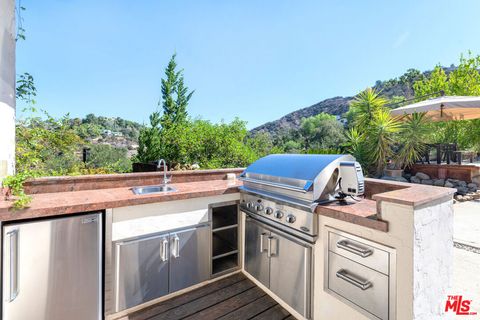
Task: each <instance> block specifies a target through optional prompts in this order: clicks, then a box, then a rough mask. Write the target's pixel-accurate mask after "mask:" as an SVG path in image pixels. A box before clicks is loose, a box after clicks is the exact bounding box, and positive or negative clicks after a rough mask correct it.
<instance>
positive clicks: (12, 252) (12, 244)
mask: <svg viewBox="0 0 480 320" xmlns="http://www.w3.org/2000/svg"><path fill="white" fill-rule="evenodd" d="M18 232H19V230H18V229H15V230H12V231H10V232H8V233H7V235H8V242H9V243H8V247H7V248H8V250H9V254H8V255H7V256H8V257H9V259H10V261H9V268H10V274H9V287H10V288H9V297H8V299H7V301H8V302H12V301H13V300H15V298H17V296H18V293H19V292H18Z"/></svg>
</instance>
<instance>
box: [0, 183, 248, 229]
mask: <svg viewBox="0 0 480 320" xmlns="http://www.w3.org/2000/svg"><path fill="white" fill-rule="evenodd" d="M241 184H242V183H241V182H239V181H238V180H236V181H234V182H230V181H228V180H208V181H198V182H185V183H172V184H171V185H172V186H173V187H175V188H176V189H177V191H173V192H169V193H157V194H148V195H135V194H134V193H133V192H132V190H131V187H123V188H108V189H97V190H82V191H66V192H55V193H40V194H35V195H32V197H33V199H32V202H31V204H30V207H29V208H26V209H23V210H19V211H12V210H11V209H10V206H11V202H8V201H4V200H1V201H0V221H13V220H22V219H32V218H38V217H46V216H56V215H63V214H72V213H79V212H87V211H96V210H104V209H107V208H118V207H126V206H133V205H139V204H146V203H155V202H163V201H173V200H184V199H191V198H199V197H209V196H216V195H222V194H227V193H235V192H238V187H239V186H240V185H241Z"/></svg>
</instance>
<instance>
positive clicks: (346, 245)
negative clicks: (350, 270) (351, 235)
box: [337, 240, 373, 258]
mask: <svg viewBox="0 0 480 320" xmlns="http://www.w3.org/2000/svg"><path fill="white" fill-rule="evenodd" d="M337 247H338V248H340V249H344V250H347V251H349V252H351V253H353V254H356V255H357V256H360V257H362V258H366V257H368V256H371V255H372V254H373V251H372V250H371V249H367V248H362V247H360V246H358V245H356V244H353V243H350V242H348V241H347V240H340V241H338V242H337Z"/></svg>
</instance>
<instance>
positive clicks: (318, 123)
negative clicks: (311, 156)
mask: <svg viewBox="0 0 480 320" xmlns="http://www.w3.org/2000/svg"><path fill="white" fill-rule="evenodd" d="M300 132H301V135H302V136H303V139H304V140H303V141H304V150H305V151H308V150H309V149H315V150H319V149H329V148H335V147H338V145H340V144H341V143H343V142H344V141H345V136H344V128H343V125H342V124H341V123H339V122H338V121H337V119H336V117H335V116H334V115H330V114H327V113H323V112H322V113H320V114H317V115H316V116H312V117H309V118H303V119H302V121H301V125H300Z"/></svg>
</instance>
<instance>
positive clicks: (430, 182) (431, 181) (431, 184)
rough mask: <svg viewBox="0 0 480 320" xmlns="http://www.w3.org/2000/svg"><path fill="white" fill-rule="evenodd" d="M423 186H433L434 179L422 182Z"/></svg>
mask: <svg viewBox="0 0 480 320" xmlns="http://www.w3.org/2000/svg"><path fill="white" fill-rule="evenodd" d="M422 184H426V185H429V186H433V180H432V179H425V180H422Z"/></svg>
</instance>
